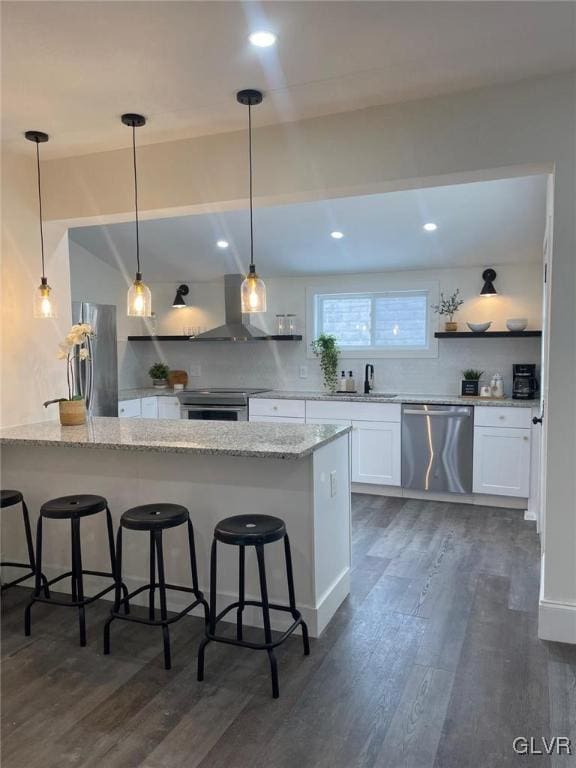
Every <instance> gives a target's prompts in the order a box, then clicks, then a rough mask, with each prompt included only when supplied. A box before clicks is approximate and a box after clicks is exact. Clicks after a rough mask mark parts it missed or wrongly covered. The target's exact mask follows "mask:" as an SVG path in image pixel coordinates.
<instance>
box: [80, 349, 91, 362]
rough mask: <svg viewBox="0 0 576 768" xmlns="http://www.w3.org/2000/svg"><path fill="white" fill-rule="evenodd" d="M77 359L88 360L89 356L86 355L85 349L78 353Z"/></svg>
mask: <svg viewBox="0 0 576 768" xmlns="http://www.w3.org/2000/svg"><path fill="white" fill-rule="evenodd" d="M78 357H79V358H80V360H88V358H89V357H90V354H89V353H88V350H87V349H81V350H80V352H78Z"/></svg>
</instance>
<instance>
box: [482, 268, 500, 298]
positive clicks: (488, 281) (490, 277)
mask: <svg viewBox="0 0 576 768" xmlns="http://www.w3.org/2000/svg"><path fill="white" fill-rule="evenodd" d="M482 280H484V285H483V286H482V290H481V291H480V296H496V295H497V294H498V291H497V290H496V288H494V280H496V272H495V271H494V270H493V269H485V270H484V272H482Z"/></svg>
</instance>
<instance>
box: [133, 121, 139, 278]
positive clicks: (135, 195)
mask: <svg viewBox="0 0 576 768" xmlns="http://www.w3.org/2000/svg"><path fill="white" fill-rule="evenodd" d="M132 162H133V165H134V210H135V213H136V216H135V221H136V264H137V266H138V270H137V271H138V274H140V232H139V222H138V172H137V170H136V126H135V125H134V124H133V125H132Z"/></svg>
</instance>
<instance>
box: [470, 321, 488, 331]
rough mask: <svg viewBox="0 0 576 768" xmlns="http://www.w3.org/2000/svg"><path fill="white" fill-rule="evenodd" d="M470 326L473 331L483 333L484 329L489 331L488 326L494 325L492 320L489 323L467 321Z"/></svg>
mask: <svg viewBox="0 0 576 768" xmlns="http://www.w3.org/2000/svg"><path fill="white" fill-rule="evenodd" d="M466 325H467V326H468V328H470V330H471V331H474V333H482V332H483V331H487V330H488V328H490V326H491V325H492V321H490V322H488V323H466Z"/></svg>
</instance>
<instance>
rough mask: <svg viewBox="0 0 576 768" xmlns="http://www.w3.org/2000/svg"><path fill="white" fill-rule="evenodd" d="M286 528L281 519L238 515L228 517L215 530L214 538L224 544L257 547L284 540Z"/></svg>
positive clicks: (267, 516) (268, 516)
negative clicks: (257, 545)
mask: <svg viewBox="0 0 576 768" xmlns="http://www.w3.org/2000/svg"><path fill="white" fill-rule="evenodd" d="M285 535H286V526H285V525H284V521H283V520H280V518H279V517H272V516H271V515H236V516H234V517H227V518H225V519H224V520H220V522H219V523H218V524H217V525H216V528H214V537H215V538H216V539H218V541H222V542H223V543H224V544H235V545H237V546H247V547H249V546H255V545H256V544H270V543H271V542H272V541H278V540H279V539H283V538H284V536H285Z"/></svg>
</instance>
